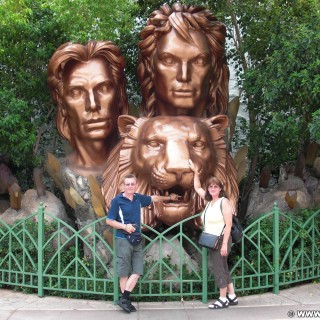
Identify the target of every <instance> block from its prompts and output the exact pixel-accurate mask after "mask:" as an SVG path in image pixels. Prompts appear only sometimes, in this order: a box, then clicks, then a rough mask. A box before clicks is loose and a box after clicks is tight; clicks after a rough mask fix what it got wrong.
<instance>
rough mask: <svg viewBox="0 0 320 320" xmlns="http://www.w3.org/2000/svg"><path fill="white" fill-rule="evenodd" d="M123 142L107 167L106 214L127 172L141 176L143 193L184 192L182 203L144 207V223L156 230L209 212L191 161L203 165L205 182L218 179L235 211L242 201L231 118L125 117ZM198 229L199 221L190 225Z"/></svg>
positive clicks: (121, 119) (121, 122)
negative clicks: (228, 136) (231, 147)
mask: <svg viewBox="0 0 320 320" xmlns="http://www.w3.org/2000/svg"><path fill="white" fill-rule="evenodd" d="M118 126H119V132H120V134H121V136H122V144H121V147H120V149H119V150H120V151H119V153H118V154H117V155H116V156H115V157H113V158H112V163H111V162H110V163H109V164H107V167H106V170H105V173H104V176H103V183H102V187H103V191H104V195H105V200H106V208H107V210H108V209H109V207H110V204H111V201H112V199H113V198H114V196H115V195H116V194H118V193H119V192H121V191H122V190H121V187H122V185H121V183H122V181H123V178H124V177H125V176H126V175H127V174H131V173H133V174H135V175H136V176H137V178H138V189H137V192H138V193H142V194H146V195H168V194H170V193H171V192H174V193H177V194H179V195H180V196H181V197H180V198H181V200H179V201H178V202H156V203H153V204H152V205H151V206H150V207H147V208H143V209H142V216H141V220H142V222H143V223H145V224H146V225H148V226H150V227H152V228H154V227H156V226H158V225H159V224H160V223H163V224H165V225H169V226H172V225H174V224H175V223H178V222H180V221H182V220H184V219H186V218H188V217H191V216H193V215H195V214H197V213H199V212H201V211H202V210H203V209H204V206H205V202H204V200H203V199H201V198H200V197H199V196H198V194H197V193H196V192H195V190H194V188H193V178H194V174H193V172H192V170H191V169H190V168H189V165H188V160H189V159H192V161H193V162H195V163H197V164H198V166H199V167H200V172H199V174H200V180H201V183H202V184H204V182H205V180H206V178H207V177H209V176H212V175H214V176H216V177H217V178H218V179H219V180H220V181H222V183H223V185H224V191H225V193H226V196H227V197H228V198H229V200H230V202H231V204H232V205H233V207H234V208H235V209H236V207H237V206H236V204H237V201H238V194H239V192H238V184H237V172H236V169H235V165H234V162H233V159H232V157H231V155H230V153H229V152H228V151H227V149H226V143H225V130H226V128H227V126H228V117H227V116H225V115H218V116H214V117H211V118H205V119H200V118H194V117H187V116H177V117H169V116H158V117H153V118H144V117H143V118H135V117H133V116H127V115H123V116H120V117H119V119H118ZM190 225H191V226H192V227H193V228H194V229H199V228H200V226H201V221H200V219H199V218H197V219H192V220H191V223H190V224H189V226H190Z"/></svg>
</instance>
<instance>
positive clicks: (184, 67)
mask: <svg viewBox="0 0 320 320" xmlns="http://www.w3.org/2000/svg"><path fill="white" fill-rule="evenodd" d="M189 71H190V70H189V66H188V62H187V61H183V62H182V63H181V66H180V68H179V72H178V76H177V79H178V81H180V82H188V81H189V80H190V79H189V78H190V74H189V73H190V72H189Z"/></svg>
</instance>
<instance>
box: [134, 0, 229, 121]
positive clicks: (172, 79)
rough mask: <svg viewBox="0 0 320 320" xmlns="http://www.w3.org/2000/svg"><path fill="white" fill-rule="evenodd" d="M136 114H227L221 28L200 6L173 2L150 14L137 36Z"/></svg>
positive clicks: (226, 71)
mask: <svg viewBox="0 0 320 320" xmlns="http://www.w3.org/2000/svg"><path fill="white" fill-rule="evenodd" d="M140 37H141V41H140V42H139V64H138V77H139V80H140V84H141V93H142V103H141V110H140V111H141V114H142V115H143V116H147V117H153V116H157V115H171V116H177V115H184V116H194V117H211V116H213V115H217V114H226V112H227V105H228V80H229V69H228V66H227V64H226V59H225V49H224V45H225V37H226V28H225V26H224V24H222V23H221V22H219V21H217V18H216V17H215V16H214V15H213V14H212V13H211V12H210V11H209V10H207V9H205V8H204V7H196V6H192V5H183V4H180V3H175V4H174V5H173V6H172V7H170V6H169V5H167V4H165V5H163V6H161V7H160V9H159V10H156V11H154V12H153V13H152V14H151V16H150V18H149V20H148V22H147V26H146V27H145V28H144V29H143V30H142V31H141V33H140Z"/></svg>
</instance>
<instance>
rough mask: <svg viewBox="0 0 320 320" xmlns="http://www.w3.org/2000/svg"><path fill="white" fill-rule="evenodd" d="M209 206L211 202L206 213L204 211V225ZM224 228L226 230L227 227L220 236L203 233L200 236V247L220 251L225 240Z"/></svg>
mask: <svg viewBox="0 0 320 320" xmlns="http://www.w3.org/2000/svg"><path fill="white" fill-rule="evenodd" d="M209 204H210V202H209V203H208V204H207V206H206V208H205V211H204V214H203V225H204V224H205V223H206V212H207V208H208V205H209ZM224 228H225V226H224V227H223V229H222V231H221V233H220V235H219V236H218V235H215V234H211V233H207V232H204V231H202V233H201V234H200V237H199V240H198V243H199V245H200V246H202V247H206V248H208V249H215V250H217V249H219V247H220V244H221V242H222V240H223V234H222V233H223V230H224ZM202 229H203V227H202Z"/></svg>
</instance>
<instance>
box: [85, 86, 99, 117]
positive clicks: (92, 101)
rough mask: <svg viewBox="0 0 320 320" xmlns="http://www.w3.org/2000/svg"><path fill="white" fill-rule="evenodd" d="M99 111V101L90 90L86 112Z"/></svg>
mask: <svg viewBox="0 0 320 320" xmlns="http://www.w3.org/2000/svg"><path fill="white" fill-rule="evenodd" d="M97 109H99V104H98V102H97V99H96V97H95V94H94V92H93V90H90V91H89V92H88V97H87V103H86V111H87V112H89V111H95V110H97Z"/></svg>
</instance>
